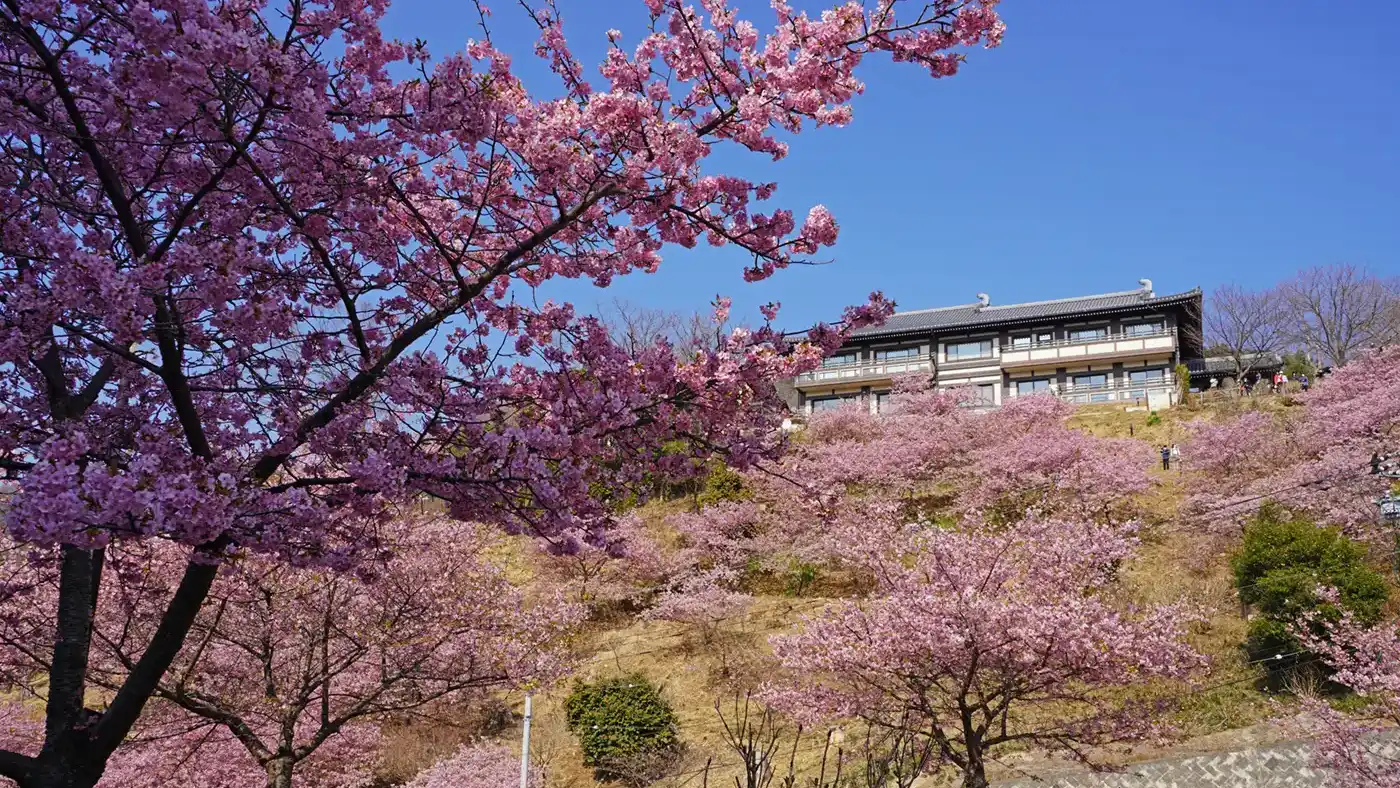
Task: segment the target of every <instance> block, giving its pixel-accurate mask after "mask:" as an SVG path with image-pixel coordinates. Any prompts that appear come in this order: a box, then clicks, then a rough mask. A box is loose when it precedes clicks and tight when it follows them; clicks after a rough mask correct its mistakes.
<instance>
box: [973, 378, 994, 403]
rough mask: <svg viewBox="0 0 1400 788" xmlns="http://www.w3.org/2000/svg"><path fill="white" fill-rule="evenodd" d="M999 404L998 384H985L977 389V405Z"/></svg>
mask: <svg viewBox="0 0 1400 788" xmlns="http://www.w3.org/2000/svg"><path fill="white" fill-rule="evenodd" d="M996 402H997V384H995V383H983V384H982V385H980V386H978V387H977V404H979V405H995V404H996Z"/></svg>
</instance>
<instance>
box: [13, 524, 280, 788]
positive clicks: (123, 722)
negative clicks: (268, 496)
mask: <svg viewBox="0 0 1400 788" xmlns="http://www.w3.org/2000/svg"><path fill="white" fill-rule="evenodd" d="M102 562H103V554H102V551H101V550H82V549H80V548H76V547H72V546H65V547H64V548H63V564H62V568H61V570H60V581H59V602H58V630H57V633H56V638H55V640H54V650H53V669H52V670H51V671H50V672H49V675H50V678H49V699H48V704H47V708H46V710H45V725H44V747H43V749H42V750H41V751H40V753H39V755H38V757H35V758H25V757H24V756H21V755H18V754H16V753H10V752H3V751H0V774H3V775H4V776H5V777H8V778H10V779H11V780H13V781H14V782H15V783H17V784H18V785H19V786H20V788H93V786H95V785H96V784H97V781H98V780H100V779H102V773H103V772H104V771H106V769H107V760H108V759H109V758H111V757H112V752H113V751H115V750H116V749H117V747H118V745H120V744H121V743H122V741H124V740H125V739H126V736H127V734H128V733H130V732H131V728H132V726H133V725H134V724H135V723H136V719H137V718H138V717H139V716H140V714H141V711H142V709H144V708H145V706H146V702H147V701H149V700H150V699H151V695H152V694H154V692H155V689H156V684H157V682H159V681H160V678H161V676H162V675H164V674H165V671H166V669H167V668H169V667H170V663H171V662H172V661H174V659H175V655H176V654H177V653H179V651H180V648H181V647H182V646H183V645H184V642H185V637H186V636H187V635H188V634H189V631H190V627H191V626H192V625H193V624H194V620H195V616H196V615H198V613H199V608H200V607H201V606H202V605H203V604H204V600H205V598H206V597H208V595H209V588H210V586H211V585H212V583H213V581H214V576H215V575H216V574H217V572H218V561H217V559H215V558H213V557H205V558H202V559H200V560H192V561H190V563H189V564H188V565H187V566H186V567H185V574H184V577H183V578H181V580H180V586H179V588H178V589H177V590H176V591H175V594H174V596H173V597H171V600H170V602H169V604H168V605H167V606H166V609H165V613H164V615H163V616H162V618H161V622H160V625H159V626H158V627H157V629H156V632H155V635H154V636H153V637H152V638H151V642H150V643H149V644H148V645H147V647H146V650H145V652H144V653H143V654H142V655H141V659H140V660H138V661H137V663H136V665H135V667H134V669H133V670H132V671H131V674H130V675H128V676H127V679H126V681H125V682H123V683H122V686H121V688H120V689H119V690H118V691H117V694H116V696H115V697H114V698H113V700H112V702H111V704H110V705H109V706H108V707H107V710H106V711H105V712H103V713H98V712H95V711H92V710H90V709H87V708H86V707H85V706H84V704H83V701H84V695H85V694H86V689H87V669H88V654H89V651H90V649H91V645H92V617H93V613H94V608H95V607H96V604H97V593H98V588H99V584H100V582H101V577H102ZM288 779H289V780H290V776H289V778H288ZM290 784H291V783H290V782H288V783H286V785H288V786H289V785H290Z"/></svg>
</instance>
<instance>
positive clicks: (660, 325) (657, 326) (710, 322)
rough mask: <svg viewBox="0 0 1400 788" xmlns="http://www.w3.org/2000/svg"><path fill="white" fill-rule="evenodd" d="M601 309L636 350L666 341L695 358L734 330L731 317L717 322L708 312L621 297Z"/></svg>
mask: <svg viewBox="0 0 1400 788" xmlns="http://www.w3.org/2000/svg"><path fill="white" fill-rule="evenodd" d="M598 313H599V314H600V315H601V316H602V319H603V323H604V324H605V325H606V326H607V327H608V332H609V333H610V334H611V335H612V336H613V339H614V340H615V341H617V342H618V344H620V345H622V346H623V347H625V348H627V349H628V351H629V352H630V353H633V354H636V353H639V352H640V351H642V350H644V349H646V348H649V347H651V346H653V345H655V344H656V343H657V342H658V341H665V342H667V343H669V344H670V345H671V347H672V348H673V349H674V350H675V353H676V356H677V358H681V359H688V358H694V356H695V353H696V351H701V350H713V349H714V348H716V347H717V346H718V345H719V343H720V342H721V340H722V339H723V338H724V336H726V335H727V334H728V333H729V332H730V331H731V330H732V327H731V326H730V325H729V323H728V321H726V322H724V323H716V322H715V320H714V317H713V316H711V315H709V314H706V313H702V312H694V313H692V314H690V315H683V314H681V313H680V312H670V311H667V310H665V309H657V308H654V307H648V306H641V305H639V304H634V303H631V302H630V301H625V300H623V299H620V298H619V299H615V300H614V301H613V302H612V303H611V304H608V305H607V306H605V307H600V308H599V310H598Z"/></svg>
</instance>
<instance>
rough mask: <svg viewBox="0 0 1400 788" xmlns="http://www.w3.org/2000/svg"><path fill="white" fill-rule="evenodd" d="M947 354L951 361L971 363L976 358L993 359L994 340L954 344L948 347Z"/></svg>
mask: <svg viewBox="0 0 1400 788" xmlns="http://www.w3.org/2000/svg"><path fill="white" fill-rule="evenodd" d="M946 353H947V358H948V360H949V361H970V360H971V359H974V358H991V356H992V340H990V339H982V340H978V341H976V342H953V343H950V344H949V345H948V347H947V351H946Z"/></svg>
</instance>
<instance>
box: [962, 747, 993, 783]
mask: <svg viewBox="0 0 1400 788" xmlns="http://www.w3.org/2000/svg"><path fill="white" fill-rule="evenodd" d="M962 788H987V766H986V764H984V763H983V762H982V758H981V756H980V755H979V756H977V759H976V760H969V761H968V762H967V766H966V767H964V768H963V782H962Z"/></svg>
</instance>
